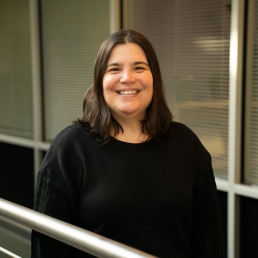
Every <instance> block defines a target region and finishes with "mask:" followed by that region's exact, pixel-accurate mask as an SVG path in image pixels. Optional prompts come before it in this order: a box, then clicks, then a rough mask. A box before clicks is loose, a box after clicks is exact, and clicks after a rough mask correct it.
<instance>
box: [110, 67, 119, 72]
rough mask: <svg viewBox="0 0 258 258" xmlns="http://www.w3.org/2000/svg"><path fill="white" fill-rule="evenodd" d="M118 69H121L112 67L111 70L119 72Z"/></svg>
mask: <svg viewBox="0 0 258 258" xmlns="http://www.w3.org/2000/svg"><path fill="white" fill-rule="evenodd" d="M118 71H119V69H118V68H112V69H110V72H118Z"/></svg>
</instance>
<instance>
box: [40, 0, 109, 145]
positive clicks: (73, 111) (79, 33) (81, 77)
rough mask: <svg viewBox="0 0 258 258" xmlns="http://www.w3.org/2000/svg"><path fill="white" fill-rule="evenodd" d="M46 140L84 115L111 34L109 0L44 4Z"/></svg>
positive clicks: (63, 0) (48, 0)
mask: <svg viewBox="0 0 258 258" xmlns="http://www.w3.org/2000/svg"><path fill="white" fill-rule="evenodd" d="M41 8H42V32H43V36H42V37H43V69H44V70H43V75H44V76H43V77H44V80H43V84H44V112H45V140H46V141H51V140H53V139H54V137H55V136H56V134H57V133H58V132H59V131H60V130H61V129H63V128H64V127H66V126H67V125H69V124H71V121H72V120H73V119H76V118H77V117H80V116H81V115H82V103H83V97H84V94H85V91H86V90H87V88H88V87H89V86H90V85H91V83H92V81H93V67H94V61H95V57H96V54H97V51H98V49H99V46H100V44H101V42H102V41H103V40H104V39H105V38H106V37H107V36H108V35H109V27H110V26H109V1H105V0H98V1H84V0H76V1H69V0H55V1H53V0H44V1H42V6H41Z"/></svg>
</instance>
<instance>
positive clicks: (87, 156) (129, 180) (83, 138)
mask: <svg viewBox="0 0 258 258" xmlns="http://www.w3.org/2000/svg"><path fill="white" fill-rule="evenodd" d="M35 210H37V211H39V212H42V213H44V214H47V215H50V216H53V217H56V218H58V219H61V220H64V221H66V222H68V223H71V224H74V225H77V226H79V227H82V228H85V229H87V230H90V231H92V232H95V233H97V234H100V235H103V236H105V237H108V238H111V239H113V240H116V241H118V242H121V243H124V244H126V245H129V246H132V247H134V248H137V249H140V250H142V251H144V252H147V253H150V254H152V255H155V256H158V257H173V258H174V257H175V258H176V257H182V258H186V257H198V258H205V257H207V258H212V257H214V258H220V257H224V252H223V243H222V229H221V223H220V213H219V207H218V199H217V190H216V185H215V181H214V175H213V172H212V166H211V158H210V155H209V153H208V152H207V151H206V149H205V148H204V147H203V145H202V144H201V143H200V141H199V139H198V138H197V137H196V135H195V134H194V133H193V132H192V131H191V130H190V129H189V128H187V127H186V126H184V125H182V124H180V123H176V122H172V125H171V129H170V132H169V133H168V134H166V135H164V136H162V137H161V138H159V139H155V138H154V139H152V140H150V141H148V142H144V143H140V144H132V143H125V142H121V141H118V140H116V139H114V138H112V139H111V141H110V142H109V143H108V144H107V145H104V146H101V145H100V144H99V143H98V142H97V140H96V139H95V138H94V137H93V136H91V135H90V134H89V133H87V132H85V131H83V129H82V128H81V127H80V126H78V125H71V126H69V127H67V128H66V129H64V130H63V131H62V132H61V133H59V135H58V136H57V137H56V139H55V140H54V142H53V143H52V145H51V147H50V149H49V150H48V152H47V155H46V157H45V159H44V161H43V163H42V166H41V169H40V171H39V174H38V181H37V189H36V200H35ZM32 257H47V258H51V257H72V258H74V257H92V256H90V255H89V254H86V253H83V252H81V251H78V250H75V249H74V248H71V247H70V246H67V245H65V244H63V243H60V242H58V241H56V240H53V239H51V238H49V237H46V236H44V235H41V234H39V233H37V232H33V233H32ZM128 258H130V257H128Z"/></svg>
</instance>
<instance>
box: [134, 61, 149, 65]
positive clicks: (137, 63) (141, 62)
mask: <svg viewBox="0 0 258 258" xmlns="http://www.w3.org/2000/svg"><path fill="white" fill-rule="evenodd" d="M133 64H134V65H139V64H144V65H147V66H149V64H148V63H146V62H143V61H138V62H134V63H133Z"/></svg>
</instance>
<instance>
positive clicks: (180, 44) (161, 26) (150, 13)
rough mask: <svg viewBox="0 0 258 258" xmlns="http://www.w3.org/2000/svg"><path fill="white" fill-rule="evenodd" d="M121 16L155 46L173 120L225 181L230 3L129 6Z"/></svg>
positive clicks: (149, 0)
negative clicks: (199, 145) (190, 133)
mask: <svg viewBox="0 0 258 258" xmlns="http://www.w3.org/2000/svg"><path fill="white" fill-rule="evenodd" d="M124 17H125V18H124V22H123V23H124V27H125V28H132V29H135V30H138V31H139V32H142V33H143V34H144V35H145V36H147V38H148V39H149V40H150V41H151V42H152V44H153V45H154V48H155V50H156V53H157V56H158V58H159V61H160V66H161V72H162V76H163V80H164V86H165V94H166V98H167V101H168V103H169V106H170V108H171V111H172V113H173V115H174V120H176V121H180V122H182V123H184V124H186V125H187V126H189V127H190V128H191V129H192V130H193V131H194V132H195V133H196V134H197V135H198V137H199V138H200V139H201V141H202V143H203V144H204V146H205V147H206V148H207V150H208V151H209V152H210V153H211V155H212V159H213V168H214V172H215V174H216V175H217V176H219V177H223V178H226V177H227V163H228V99H229V96H228V92H229V38H230V18H231V1H229V0H210V1H207V0H199V1H192V0H184V1H180V0H161V1H155V0H141V1H127V2H125V4H124Z"/></svg>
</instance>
